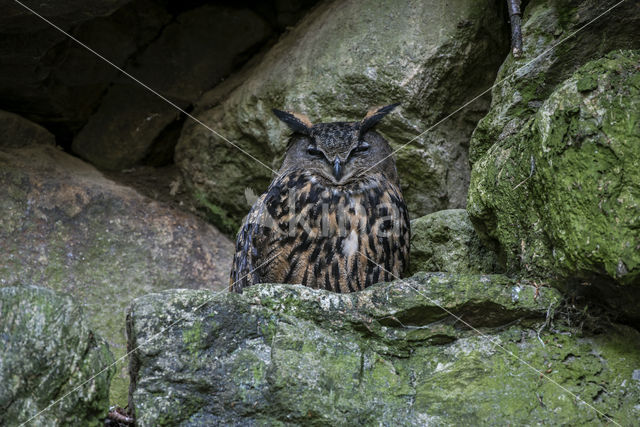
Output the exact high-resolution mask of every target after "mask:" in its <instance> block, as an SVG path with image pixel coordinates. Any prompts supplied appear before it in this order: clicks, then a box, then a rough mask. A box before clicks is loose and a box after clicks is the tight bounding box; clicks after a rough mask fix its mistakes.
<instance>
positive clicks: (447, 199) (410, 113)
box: [176, 0, 508, 231]
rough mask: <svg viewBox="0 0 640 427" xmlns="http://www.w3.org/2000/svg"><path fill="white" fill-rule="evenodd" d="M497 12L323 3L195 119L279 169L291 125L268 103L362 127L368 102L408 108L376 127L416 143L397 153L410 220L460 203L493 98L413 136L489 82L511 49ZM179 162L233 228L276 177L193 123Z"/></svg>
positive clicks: (395, 139) (421, 4) (473, 3)
mask: <svg viewBox="0 0 640 427" xmlns="http://www.w3.org/2000/svg"><path fill="white" fill-rule="evenodd" d="M499 11H500V8H496V6H495V2H493V1H490V0H482V1H477V0H464V1H459V2H457V3H456V4H455V6H453V5H448V4H445V3H443V2H441V1H435V0H430V1H415V0H402V1H396V2H393V3H387V4H381V3H380V2H377V1H373V0H366V1H356V0H351V1H346V2H345V1H334V2H330V3H323V4H319V5H318V6H317V7H316V8H315V9H313V10H312V11H311V12H310V14H309V15H307V16H306V17H305V18H303V20H302V21H301V22H300V23H299V24H298V25H297V26H296V27H295V28H294V29H293V30H292V31H291V32H289V33H288V34H286V35H285V36H283V37H282V38H281V40H280V41H279V42H278V43H277V44H276V45H275V46H274V47H273V48H272V49H271V50H270V51H269V52H268V53H267V54H266V55H265V56H264V57H263V59H262V60H261V61H260V62H259V63H258V64H257V65H256V66H255V67H254V68H253V70H252V72H250V73H248V74H247V77H246V79H245V80H244V81H243V82H242V83H241V84H240V85H239V86H237V87H235V88H234V89H233V90H231V91H230V93H229V95H228V96H225V97H224V98H222V100H221V101H220V102H219V103H217V104H213V105H211V103H210V102H201V103H199V104H200V105H202V104H205V105H211V107H207V108H202V109H199V110H197V111H196V115H197V117H198V119H200V120H202V121H203V122H205V123H207V124H208V125H209V126H211V127H212V128H213V129H215V130H216V131H217V132H219V133H220V134H221V135H224V136H225V137H226V138H228V139H229V140H230V141H232V142H233V143H234V144H237V145H239V146H240V147H242V148H243V149H244V150H246V151H247V152H248V153H250V154H251V155H252V156H254V157H256V158H257V159H259V160H260V161H262V162H263V163H265V164H266V165H267V166H269V167H272V168H274V169H277V168H278V167H279V164H280V161H281V156H282V154H283V152H284V150H285V146H286V143H287V134H288V132H289V130H288V129H287V128H286V126H284V125H282V123H281V122H279V121H278V120H277V118H276V117H275V116H274V115H273V114H272V112H271V109H272V108H280V109H291V110H297V111H301V112H304V113H306V114H307V115H308V116H309V117H310V118H311V119H312V121H315V122H321V121H323V122H327V121H335V120H359V119H361V118H362V117H363V116H364V114H365V112H366V111H367V110H368V109H369V108H370V107H371V106H375V105H384V104H390V103H392V102H402V106H401V108H399V109H398V110H397V112H394V114H392V115H390V116H389V117H388V118H385V120H384V121H383V122H382V123H381V124H380V126H379V127H378V129H379V130H380V131H381V133H382V134H383V135H384V136H385V137H386V138H387V139H388V140H390V141H391V142H392V144H393V146H394V147H396V148H398V147H400V146H401V145H402V144H406V143H408V142H410V141H411V143H410V144H409V146H408V147H406V148H405V149H403V150H402V151H400V152H399V153H398V154H397V156H396V157H397V163H398V170H399V172H400V175H401V183H402V186H403V192H404V195H405V198H406V199H407V201H408V205H409V210H410V212H411V214H412V216H413V217H418V216H421V215H424V214H427V213H430V212H433V211H437V210H440V209H445V208H460V207H464V205H465V200H466V191H467V186H468V178H469V167H468V160H467V147H468V140H469V137H470V135H471V132H472V131H473V128H474V127H475V124H476V122H477V120H479V119H480V117H482V115H483V114H484V112H485V111H487V108H488V105H487V104H488V97H484V98H482V99H481V100H480V101H478V102H477V103H474V104H473V105H471V106H470V107H468V108H467V109H465V110H464V112H462V113H460V114H458V115H456V116H454V117H453V118H452V119H450V120H447V121H445V122H443V123H442V124H441V125H439V126H437V127H435V128H434V129H433V130H431V131H429V132H428V133H427V134H425V135H424V137H421V138H418V139H416V140H414V141H412V139H413V138H414V137H416V136H417V135H418V134H420V133H421V132H423V131H425V130H426V129H427V128H429V126H430V125H433V124H435V123H436V122H437V121H438V120H439V119H441V118H443V117H444V116H446V115H447V114H449V113H452V112H453V111H454V110H455V109H457V108H458V107H459V106H461V105H462V104H463V103H464V102H465V101H467V100H469V98H471V97H472V94H473V95H475V94H477V93H478V92H480V91H481V90H482V89H484V88H486V87H488V86H489V85H490V84H491V81H493V78H494V75H495V74H494V73H495V71H496V70H497V67H498V64H499V63H500V62H502V60H503V58H504V55H506V52H507V50H508V40H507V38H506V37H505V36H506V34H507V33H506V32H505V31H506V29H505V28H504V19H502V18H501V16H500V15H499ZM226 89H229V88H228V87H227V88H226ZM214 91H216V93H218V92H219V91H218V90H217V89H214ZM204 98H206V99H207V100H212V99H219V96H217V95H215V96H212V95H204ZM176 163H177V164H178V165H179V166H180V167H181V169H182V170H183V173H184V175H185V176H186V178H187V183H188V184H189V185H190V187H191V189H192V192H193V194H194V198H195V199H197V200H199V201H200V202H201V205H203V206H205V207H206V208H207V209H209V210H210V211H211V216H212V218H213V220H214V221H215V223H216V224H217V225H218V226H220V227H221V228H223V225H224V226H225V227H228V228H231V229H234V231H235V229H237V225H238V223H239V221H240V219H241V218H242V217H243V216H244V215H246V213H247V212H248V210H249V206H247V202H246V200H245V198H244V194H245V189H247V188H251V190H252V191H253V192H254V193H256V194H260V193H261V192H262V191H264V190H265V189H266V188H267V186H268V184H269V182H270V180H271V171H270V170H269V169H268V168H267V167H264V166H263V165H260V164H259V163H258V162H256V161H255V160H253V159H251V158H250V157H248V156H247V155H245V154H243V153H242V152H240V151H239V150H238V149H237V148H234V147H233V146H231V145H230V144H229V143H227V142H225V141H223V140H222V139H220V138H218V137H217V136H215V135H212V133H211V132H210V131H209V130H207V129H206V128H204V127H203V126H201V125H199V124H196V123H191V122H188V123H186V124H185V127H184V129H183V131H182V135H181V138H180V140H179V142H178V146H177V147H176Z"/></svg>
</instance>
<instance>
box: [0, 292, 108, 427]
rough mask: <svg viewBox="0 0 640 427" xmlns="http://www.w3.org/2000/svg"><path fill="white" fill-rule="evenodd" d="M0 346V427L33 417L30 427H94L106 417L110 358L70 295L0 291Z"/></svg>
mask: <svg viewBox="0 0 640 427" xmlns="http://www.w3.org/2000/svg"><path fill="white" fill-rule="evenodd" d="M0 342H1V343H2V344H1V345H0V409H1V410H2V424H3V425H18V424H21V423H25V422H27V421H29V420H31V419H32V418H33V417H35V418H33V420H31V422H30V423H29V425H38V426H45V425H46V426H62V425H98V424H99V423H100V421H101V419H102V418H104V414H105V410H106V409H107V408H108V407H109V382H110V380H111V377H112V376H113V374H114V371H115V368H113V367H109V365H110V364H111V363H113V356H112V355H111V353H110V352H109V348H108V346H107V344H106V343H105V342H104V340H103V339H102V338H100V337H99V336H98V335H96V334H95V333H94V332H93V331H92V330H91V329H90V328H89V326H88V322H87V321H86V320H85V318H84V316H83V314H82V309H81V308H80V307H79V306H78V304H77V302H76V301H74V298H73V297H72V296H70V295H62V294H58V293H56V292H54V291H51V290H49V289H44V288H38V287H33V286H19V287H5V288H0ZM105 368H106V369H105ZM58 400H60V401H59V402H58ZM54 402H56V403H55V404H54ZM52 404H53V405H52ZM50 405H52V406H51V407H49V406H50Z"/></svg>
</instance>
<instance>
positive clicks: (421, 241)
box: [410, 209, 499, 274]
mask: <svg viewBox="0 0 640 427" xmlns="http://www.w3.org/2000/svg"><path fill="white" fill-rule="evenodd" d="M411 234H412V235H411V265H410V272H411V273H412V274H413V273H415V272H418V271H446V272H449V273H485V274H487V273H496V272H499V267H498V260H497V257H496V255H495V253H493V252H491V251H490V250H489V249H487V248H486V247H485V246H484V244H483V243H482V242H481V240H480V238H479V237H478V235H477V234H476V231H475V230H474V229H473V225H472V224H471V221H470V220H469V215H468V214H467V211H466V210H464V209H448V210H444V211H438V212H434V213H432V214H429V215H425V216H423V217H420V218H418V219H414V220H413V221H411Z"/></svg>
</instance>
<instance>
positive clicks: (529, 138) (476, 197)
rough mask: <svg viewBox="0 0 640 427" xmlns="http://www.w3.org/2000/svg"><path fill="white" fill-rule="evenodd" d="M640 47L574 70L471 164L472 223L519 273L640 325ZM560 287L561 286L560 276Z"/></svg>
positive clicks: (514, 270) (470, 208)
mask: <svg viewBox="0 0 640 427" xmlns="http://www.w3.org/2000/svg"><path fill="white" fill-rule="evenodd" d="M638 64H640V52H639V51H616V52H613V53H611V54H610V55H608V56H607V57H605V58H603V59H600V60H596V61H592V62H589V63H587V64H586V65H584V66H583V67H581V68H580V69H579V70H578V71H577V72H576V73H574V74H573V75H572V76H571V77H570V78H569V79H567V80H566V81H564V82H563V83H562V84H560V85H559V86H558V87H557V89H556V90H555V91H554V92H553V93H552V94H551V95H550V96H549V97H548V99H547V100H546V101H545V102H544V103H543V104H542V105H541V106H540V108H539V109H538V112H537V113H536V114H535V116H534V117H533V118H531V119H530V120H529V121H527V122H526V123H525V124H524V125H523V126H520V128H519V130H518V131H517V132H515V133H513V134H511V135H509V136H507V137H505V138H504V139H502V140H501V141H499V142H498V143H496V144H494V145H493V146H492V147H491V148H490V149H489V150H488V151H487V152H486V154H485V155H484V156H483V157H481V158H480V159H479V160H478V161H477V162H476V163H475V165H474V168H473V172H472V180H471V187H470V192H469V204H468V210H469V214H470V216H471V219H472V221H473V223H474V224H475V225H476V228H477V229H478V230H479V231H480V232H481V234H482V235H483V236H484V238H485V239H486V240H487V241H488V242H493V244H495V246H496V248H497V249H498V250H499V251H500V253H501V254H502V255H503V257H504V259H505V261H506V266H507V268H508V269H509V270H510V271H512V272H518V273H519V274H528V275H538V276H542V277H546V278H549V279H551V280H553V279H558V278H559V279H570V281H571V282H573V283H574V284H576V285H577V286H578V288H579V289H578V290H579V291H580V292H586V293H589V294H595V296H596V297H597V300H598V301H604V302H606V303H607V304H608V305H609V306H611V307H612V308H613V309H614V310H615V311H617V312H619V313H622V314H623V315H624V316H627V317H630V318H633V319H635V321H636V322H637V321H640V309H639V308H638V307H640V305H639V304H638V303H640V222H639V221H640V168H639V167H638V165H639V164H640V128H638V123H639V122H640V116H639V112H640V69H639V68H638ZM559 285H560V286H563V287H564V285H566V281H564V280H563V281H561V282H560V284H559Z"/></svg>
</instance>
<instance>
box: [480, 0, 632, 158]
mask: <svg viewBox="0 0 640 427" xmlns="http://www.w3.org/2000/svg"><path fill="white" fill-rule="evenodd" d="M617 3H619V2H618V1H617V0H579V1H575V0H531V1H530V2H528V4H527V6H526V8H525V10H524V17H523V30H522V31H523V47H524V50H523V53H522V55H521V56H520V58H518V59H514V58H513V56H512V55H509V56H508V57H507V60H506V61H505V62H504V64H502V66H501V68H500V72H499V73H498V77H497V78H496V84H497V85H496V86H495V87H494V89H493V92H492V94H491V109H490V110H489V113H488V114H487V115H486V116H485V117H484V118H483V119H482V120H480V122H479V123H478V127H477V128H476V130H475V131H474V133H473V137H472V138H471V144H470V150H469V158H470V160H471V162H472V163H475V162H476V161H478V160H479V159H480V158H481V157H482V156H483V155H484V154H485V153H486V152H487V150H489V148H490V147H491V146H492V145H494V144H503V141H504V140H505V139H508V138H509V136H510V135H512V134H514V133H517V132H518V131H519V130H520V129H521V128H522V126H524V124H525V123H526V121H527V120H528V119H529V118H530V117H531V116H532V115H533V114H535V113H536V112H537V111H538V109H539V108H540V106H541V105H542V103H543V102H544V100H545V99H547V97H548V96H549V95H550V94H551V92H553V90H554V89H555V87H556V86H557V85H558V84H560V83H562V82H563V81H564V80H565V79H567V78H568V77H569V76H571V74H573V72H574V71H576V70H577V69H578V68H579V67H580V66H581V65H583V64H585V63H587V62H588V61H590V60H593V59H598V58H601V57H603V56H604V55H606V54H607V53H609V52H610V51H612V50H614V49H640V37H638V31H637V30H636V28H638V27H640V5H639V4H638V2H633V1H625V2H621V4H619V5H618V6H617V7H615V8H614V9H612V10H611V11H610V12H608V13H606V14H604V12H606V11H607V10H608V9H609V8H611V7H612V6H614V5H616V4H617ZM603 14H604V15H603ZM600 15H602V16H601V17H599V16H600ZM598 17H599V18H598ZM596 18H598V19H597V20H595V21H594V22H593V23H591V24H589V25H588V26H587V27H585V28H584V29H581V28H582V27H583V26H585V25H586V24H588V23H589V22H591V21H593V20H594V19H596ZM579 29H580V31H579V33H576V35H575V36H572V37H569V36H571V35H573V33H575V32H576V31H578V30H579ZM560 42H561V43H560ZM556 44H557V47H553V46H555V45H556ZM538 57H539V58H538Z"/></svg>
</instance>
